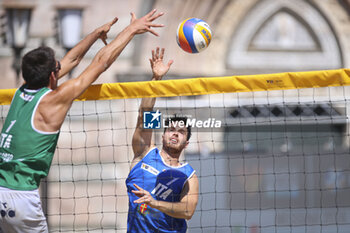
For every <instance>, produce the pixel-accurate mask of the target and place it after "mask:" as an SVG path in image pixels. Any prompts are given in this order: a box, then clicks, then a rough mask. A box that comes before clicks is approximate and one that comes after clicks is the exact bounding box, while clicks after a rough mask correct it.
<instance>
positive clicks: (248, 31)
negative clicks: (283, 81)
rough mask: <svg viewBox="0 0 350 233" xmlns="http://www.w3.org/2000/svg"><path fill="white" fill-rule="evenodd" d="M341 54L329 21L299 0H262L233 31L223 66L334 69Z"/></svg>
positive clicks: (264, 69) (261, 69) (256, 69)
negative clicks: (225, 62) (225, 64)
mask: <svg viewBox="0 0 350 233" xmlns="http://www.w3.org/2000/svg"><path fill="white" fill-rule="evenodd" d="M342 64H343V61H342V54H341V49H340V46H339V43H338V41H337V38H336V35H335V34H334V32H333V30H332V28H331V26H330V24H329V22H328V21H327V19H325V17H324V16H323V15H322V14H321V13H320V12H319V11H318V10H317V9H316V8H315V7H314V6H312V5H310V4H309V3H308V2H306V1H302V0H294V1H287V0H265V1H260V2H259V3H258V4H257V5H255V6H254V8H253V9H251V10H250V11H249V12H248V14H247V15H246V16H245V18H244V19H243V20H242V21H241V23H240V25H239V26H238V28H237V30H236V31H235V32H234V34H233V36H232V39H231V44H230V46H229V50H228V54H227V68H228V69H234V70H235V71H238V72H239V70H241V71H244V70H249V71H250V72H253V73H256V72H274V71H297V70H317V69H337V68H340V67H342Z"/></svg>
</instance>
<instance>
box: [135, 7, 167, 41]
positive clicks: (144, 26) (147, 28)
mask: <svg viewBox="0 0 350 233" xmlns="http://www.w3.org/2000/svg"><path fill="white" fill-rule="evenodd" d="M156 11H157V10H156V9H154V10H152V11H150V12H149V13H148V14H147V15H145V16H143V17H141V18H139V19H137V18H136V15H135V13H133V12H131V13H130V14H131V21H130V26H131V27H133V28H134V30H135V33H136V34H142V33H145V32H150V33H152V34H153V35H155V36H159V35H158V33H156V32H155V31H154V30H153V29H152V27H164V25H163V24H156V23H153V21H154V20H155V19H157V18H159V17H160V16H162V15H164V13H163V12H160V13H158V14H156V15H155V13H156Z"/></svg>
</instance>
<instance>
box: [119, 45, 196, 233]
mask: <svg viewBox="0 0 350 233" xmlns="http://www.w3.org/2000/svg"><path fill="white" fill-rule="evenodd" d="M163 56H164V49H162V50H161V51H160V50H159V48H157V49H156V51H152V58H151V59H150V63H151V67H152V72H153V78H152V81H157V80H160V79H162V77H163V76H164V75H165V74H166V73H167V72H168V70H169V68H170V66H171V64H172V61H169V62H168V63H167V64H164V63H163ZM155 100H156V99H155V98H144V99H142V101H141V104H140V108H139V114H138V118H137V125H136V129H135V132H134V135H133V138H132V148H133V152H134V159H133V161H132V163H131V168H130V169H131V170H130V173H129V175H128V178H127V179H126V186H127V191H128V196H129V212H128V229H127V232H132V233H135V232H140V233H141V232H142V233H145V232H149V233H154V232H160V233H165V232H168V233H169V232H186V230H187V222H186V220H187V219H190V218H191V217H192V216H193V214H194V212H195V209H196V205H197V202H198V178H197V176H196V174H195V171H194V170H193V168H192V167H191V166H190V165H189V164H187V163H181V162H180V161H179V157H180V155H181V153H182V151H183V150H184V149H185V148H186V146H187V145H188V143H189V139H190V137H191V128H190V127H187V128H186V127H184V126H183V125H184V124H186V121H187V119H186V118H181V117H174V118H171V119H168V120H167V125H168V126H169V127H167V128H165V130H164V133H163V135H162V143H163V146H162V149H161V150H159V149H158V148H156V147H154V145H153V142H152V130H151V129H144V128H143V113H144V112H145V111H152V110H153V107H154V104H155ZM179 122H181V124H178V123H179Z"/></svg>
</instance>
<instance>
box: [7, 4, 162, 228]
mask: <svg viewBox="0 0 350 233" xmlns="http://www.w3.org/2000/svg"><path fill="white" fill-rule="evenodd" d="M161 15H162V13H159V14H158V13H156V10H153V11H151V12H150V13H148V14H147V15H145V16H143V17H142V18H139V19H137V18H136V17H135V15H134V14H133V13H131V22H130V24H129V25H128V26H127V27H126V28H125V29H124V30H123V31H122V32H121V33H119V34H118V36H117V37H116V38H115V39H114V40H112V41H111V43H110V44H108V45H106V46H105V47H103V48H102V49H101V50H100V51H99V52H98V53H97V54H96V56H95V57H94V59H93V61H92V62H91V64H90V65H89V66H88V67H87V68H86V69H85V70H84V71H83V72H82V73H81V74H80V75H79V76H78V77H77V78H74V79H70V80H68V81H66V82H64V83H63V84H62V85H59V86H58V85H57V81H58V79H59V78H61V77H62V76H63V75H65V74H66V73H68V72H69V71H70V70H71V69H72V68H73V67H74V66H76V65H77V64H78V63H79V62H80V60H81V59H82V57H83V56H84V55H85V53H86V52H87V50H88V49H89V48H90V47H91V45H92V44H93V43H94V42H95V41H96V40H97V39H99V38H101V39H102V40H105V39H106V34H107V32H108V31H109V30H110V28H111V26H112V25H113V24H114V23H115V22H116V21H117V18H115V19H114V20H113V21H111V22H110V23H107V24H105V25H103V26H101V27H100V28H98V29H96V30H94V31H93V32H92V33H90V34H89V35H88V36H87V37H85V38H84V39H83V40H82V41H81V42H80V43H78V44H77V45H76V46H75V47H74V48H73V49H72V50H71V51H69V52H68V53H67V55H66V56H65V57H64V58H63V59H62V60H61V62H59V61H57V60H56V59H55V54H54V51H53V50H52V49H51V48H48V47H40V48H38V49H34V50H32V51H30V52H28V53H27V54H26V55H24V57H23V60H22V73H23V78H24V80H25V84H24V85H23V86H22V87H20V88H19V89H18V90H17V91H16V93H15V95H14V97H13V100H12V103H11V107H10V109H9V112H8V115H7V118H6V120H5V123H4V125H3V129H2V132H1V140H0V214H1V217H0V227H1V229H2V231H3V232H4V233H13V232H19V233H23V232H26V233H39V232H48V226H47V223H46V219H45V216H44V214H43V211H42V208H41V202H40V197H39V192H38V188H39V184H40V180H41V179H42V178H44V177H46V176H47V175H48V172H49V169H50V166H51V161H52V158H53V155H54V152H55V149H56V144H57V140H58V136H59V130H60V128H61V125H62V123H63V121H64V119H65V117H66V114H67V112H68V110H69V109H70V107H71V105H72V103H73V100H74V99H76V98H77V97H79V96H80V95H81V94H82V93H83V92H84V91H85V90H86V89H87V88H88V87H89V86H90V85H91V84H92V83H93V82H94V81H95V80H96V79H97V78H98V77H99V76H100V74H101V73H103V72H104V71H105V70H106V69H108V67H110V65H111V64H112V63H113V62H114V61H115V60H116V59H117V57H118V56H119V54H120V53H121V52H122V51H123V49H124V48H125V46H126V45H127V44H128V43H129V42H130V41H131V39H132V38H133V37H134V36H135V35H136V34H142V33H146V32H150V33H152V34H155V35H157V33H156V32H155V31H154V30H153V27H162V26H163V25H161V24H155V23H153V21H154V20H155V19H157V18H158V17H160V16H161Z"/></svg>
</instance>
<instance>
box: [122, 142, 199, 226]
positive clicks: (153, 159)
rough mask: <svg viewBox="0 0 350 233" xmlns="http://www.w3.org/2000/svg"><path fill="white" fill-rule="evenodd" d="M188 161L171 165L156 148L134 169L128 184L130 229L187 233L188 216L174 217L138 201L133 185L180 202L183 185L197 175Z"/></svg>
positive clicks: (162, 198) (168, 199) (165, 199)
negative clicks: (186, 218) (183, 217)
mask: <svg viewBox="0 0 350 233" xmlns="http://www.w3.org/2000/svg"><path fill="white" fill-rule="evenodd" d="M194 172H195V171H194V169H193V168H192V167H191V166H190V165H189V164H187V163H185V164H183V165H181V166H179V167H171V166H169V165H167V164H166V163H165V162H164V161H163V158H162V157H161V155H160V152H159V150H158V149H157V148H153V149H152V150H151V151H149V152H148V153H147V155H146V156H145V157H144V158H143V159H142V160H141V161H140V162H138V163H137V164H136V165H135V166H134V167H133V168H132V169H131V171H130V173H129V176H128V178H127V179H126V181H125V183H126V186H127V189H128V196H129V213H128V230H127V232H132V233H135V232H142V233H145V232H149V233H155V232H159V233H169V232H186V230H187V223H186V220H185V219H179V218H173V217H170V216H169V215H166V214H164V213H163V212H161V211H159V210H157V209H154V208H151V207H150V206H147V205H146V204H144V203H142V204H137V203H134V200H137V199H138V197H137V196H136V195H135V194H133V193H132V192H131V190H136V188H135V187H134V185H133V184H137V185H138V186H140V187H141V188H143V189H145V190H147V191H148V192H150V193H151V194H152V196H153V198H154V199H157V200H161V201H168V202H179V201H180V194H181V191H182V188H183V186H184V185H185V183H186V182H187V180H188V179H189V178H191V177H192V176H193V174H194Z"/></svg>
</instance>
